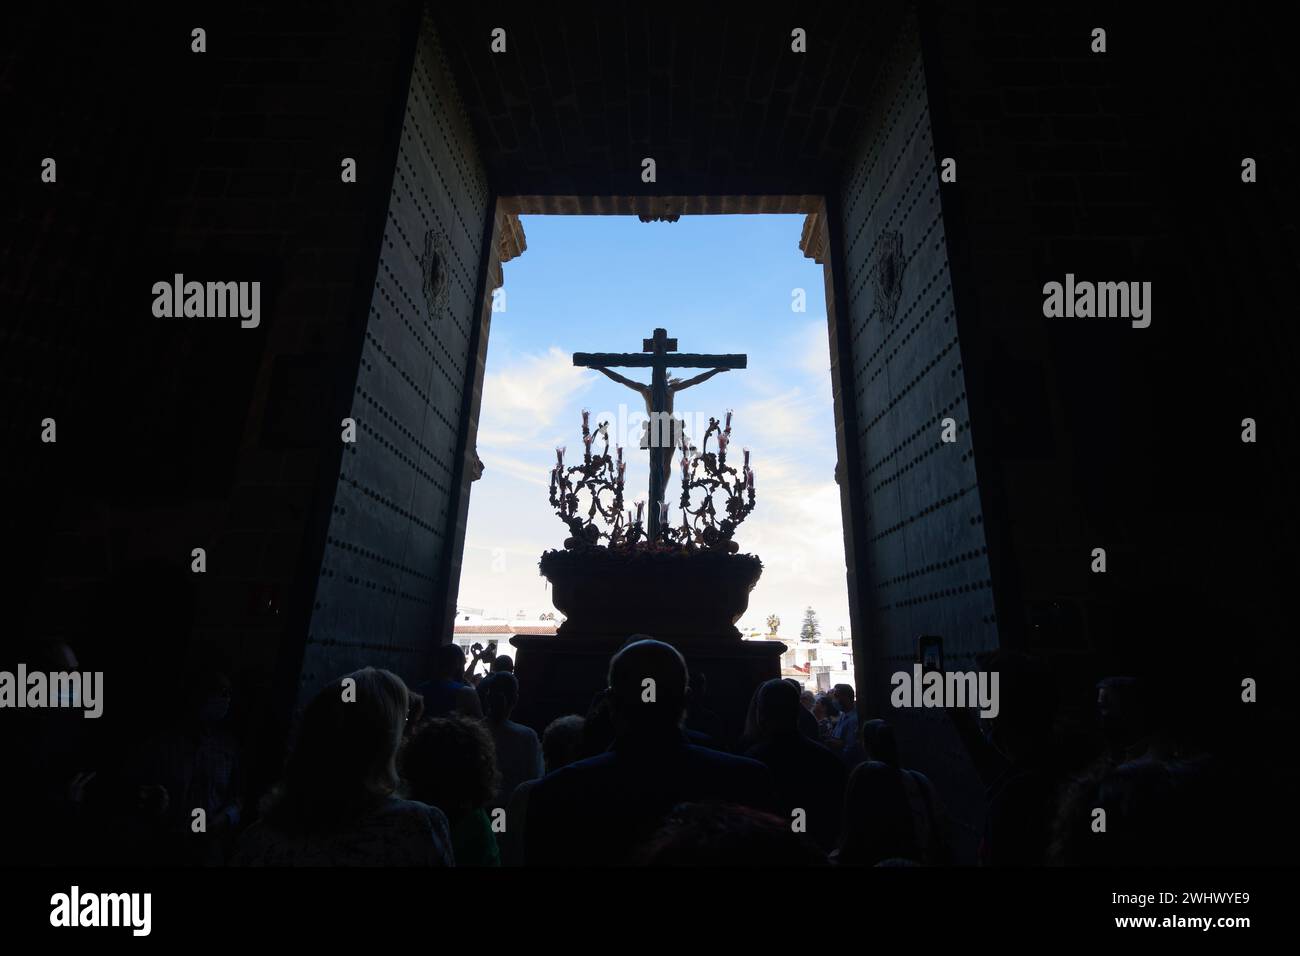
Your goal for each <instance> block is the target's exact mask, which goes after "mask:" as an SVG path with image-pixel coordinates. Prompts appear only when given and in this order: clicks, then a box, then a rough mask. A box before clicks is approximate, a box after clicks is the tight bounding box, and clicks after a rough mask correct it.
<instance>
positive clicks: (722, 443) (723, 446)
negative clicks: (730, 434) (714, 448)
mask: <svg viewBox="0 0 1300 956" xmlns="http://www.w3.org/2000/svg"><path fill="white" fill-rule="evenodd" d="M727 441H728V438H727V433H726V432H721V433H719V435H718V454H720V455H725V454H726V453H727Z"/></svg>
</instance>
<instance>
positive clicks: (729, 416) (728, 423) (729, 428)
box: [723, 408, 731, 434]
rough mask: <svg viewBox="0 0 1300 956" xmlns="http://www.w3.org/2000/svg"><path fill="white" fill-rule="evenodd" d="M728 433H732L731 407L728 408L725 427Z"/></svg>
mask: <svg viewBox="0 0 1300 956" xmlns="http://www.w3.org/2000/svg"><path fill="white" fill-rule="evenodd" d="M723 430H724V431H725V432H727V433H728V434H730V433H731V409H729V408H728V409H727V427H726V428H725V429H723Z"/></svg>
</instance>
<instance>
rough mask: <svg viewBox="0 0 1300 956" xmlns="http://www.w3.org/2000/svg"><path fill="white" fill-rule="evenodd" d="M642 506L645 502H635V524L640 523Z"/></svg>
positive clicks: (643, 506)
mask: <svg viewBox="0 0 1300 956" xmlns="http://www.w3.org/2000/svg"><path fill="white" fill-rule="evenodd" d="M643 508H645V502H644V501H638V502H637V503H636V523H637V524H640V523H641V511H642V509H643Z"/></svg>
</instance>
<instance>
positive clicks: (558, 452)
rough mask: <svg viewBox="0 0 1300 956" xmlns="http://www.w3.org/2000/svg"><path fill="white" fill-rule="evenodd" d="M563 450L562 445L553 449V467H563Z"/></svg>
mask: <svg viewBox="0 0 1300 956" xmlns="http://www.w3.org/2000/svg"><path fill="white" fill-rule="evenodd" d="M564 448H565V446H563V445H562V446H560V447H559V448H557V449H555V467H557V468H563V467H564Z"/></svg>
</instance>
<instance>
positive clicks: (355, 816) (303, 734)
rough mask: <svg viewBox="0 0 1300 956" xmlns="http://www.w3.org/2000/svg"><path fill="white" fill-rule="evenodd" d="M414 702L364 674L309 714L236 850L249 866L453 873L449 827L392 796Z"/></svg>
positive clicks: (429, 811)
mask: <svg viewBox="0 0 1300 956" xmlns="http://www.w3.org/2000/svg"><path fill="white" fill-rule="evenodd" d="M410 703H411V696H410V694H409V693H408V691H407V689H406V685H405V684H404V683H402V679H401V678H400V677H398V676H397V675H396V674H393V673H391V672H390V671H386V670H377V669H375V668H373V667H366V668H363V669H362V670H359V671H354V672H353V673H351V674H348V675H347V676H346V677H343V678H340V679H339V680H338V681H336V682H335V683H333V684H331V685H329V686H328V687H325V688H324V689H322V690H321V691H320V693H318V694H317V695H316V696H315V697H314V698H313V699H312V701H311V703H310V704H308V705H307V709H306V711H305V712H304V713H303V719H302V724H301V726H300V729H299V732H298V739H297V742H296V744H295V746H294V748H293V752H292V754H291V755H290V757H289V760H288V763H287V765H286V767H285V773H284V777H283V778H282V779H281V781H280V783H279V784H277V785H276V787H275V788H274V789H273V790H272V791H271V793H270V795H269V796H268V797H267V799H266V801H265V802H264V804H263V810H262V819H261V821H260V822H258V823H257V824H255V825H254V826H252V827H250V828H249V830H248V832H247V833H245V834H244V836H243V837H242V838H241V840H240V841H239V845H238V847H237V849H236V852H235V858H234V861H233V862H234V864H235V865H243V866H450V865H452V862H453V861H452V849H451V836H450V832H449V829H448V826H447V818H446V816H445V815H444V814H443V813H442V811H441V810H438V809H437V808H435V807H431V806H428V805H427V804H424V803H418V802H416V801H414V800H402V799H400V798H398V797H396V796H395V795H394V793H395V791H396V790H397V788H398V785H399V784H400V782H401V781H400V778H399V777H398V773H397V751H398V748H399V746H400V745H401V742H402V735H403V730H404V728H405V726H406V720H407V711H408V708H409V706H410Z"/></svg>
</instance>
